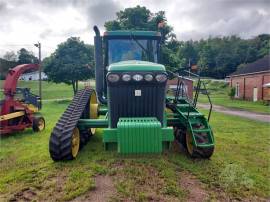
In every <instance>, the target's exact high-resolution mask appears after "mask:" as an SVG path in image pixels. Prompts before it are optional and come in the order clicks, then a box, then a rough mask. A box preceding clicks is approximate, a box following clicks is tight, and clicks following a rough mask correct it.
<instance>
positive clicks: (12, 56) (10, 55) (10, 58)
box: [3, 51, 18, 62]
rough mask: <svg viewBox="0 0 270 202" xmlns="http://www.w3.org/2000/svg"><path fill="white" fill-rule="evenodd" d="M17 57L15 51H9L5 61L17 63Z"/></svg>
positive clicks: (5, 55) (4, 57)
mask: <svg viewBox="0 0 270 202" xmlns="http://www.w3.org/2000/svg"><path fill="white" fill-rule="evenodd" d="M17 57H18V56H17V55H16V53H15V52H14V51H7V52H6V53H5V54H4V56H3V59H5V60H7V61H11V62H16V61H17Z"/></svg>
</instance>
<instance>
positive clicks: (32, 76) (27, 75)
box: [19, 71, 48, 81]
mask: <svg viewBox="0 0 270 202" xmlns="http://www.w3.org/2000/svg"><path fill="white" fill-rule="evenodd" d="M46 79H48V76H47V75H46V74H45V73H44V72H41V80H46ZM19 80H24V81H31V80H32V81H36V80H39V72H38V71H35V72H30V73H25V74H22V75H21V76H20V78H19Z"/></svg>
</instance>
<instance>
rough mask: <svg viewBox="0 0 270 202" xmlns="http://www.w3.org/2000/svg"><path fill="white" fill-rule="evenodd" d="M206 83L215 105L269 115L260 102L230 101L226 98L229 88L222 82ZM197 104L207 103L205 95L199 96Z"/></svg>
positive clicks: (269, 111) (268, 109) (265, 107)
mask: <svg viewBox="0 0 270 202" xmlns="http://www.w3.org/2000/svg"><path fill="white" fill-rule="evenodd" d="M204 81H205V82H206V83H207V89H208V90H209V92H210V97H211V100H212V102H213V104H215V105H220V106H224V107H231V108H236V109H242V110H248V111H253V112H260V113H267V114H270V107H269V106H267V105H265V104H263V103H262V102H261V101H258V102H252V101H246V100H236V99H233V100H232V99H230V98H229V96H228V92H229V86H228V85H226V83H224V82H219V81H211V80H204ZM199 102H201V103H208V99H207V97H206V96H205V95H202V94H200V97H199Z"/></svg>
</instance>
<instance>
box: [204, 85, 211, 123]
mask: <svg viewBox="0 0 270 202" xmlns="http://www.w3.org/2000/svg"><path fill="white" fill-rule="evenodd" d="M202 84H203V86H204V90H205V91H206V95H207V98H208V101H209V104H210V109H209V113H208V118H207V120H208V122H209V121H210V117H211V113H212V108H213V105H212V101H211V99H210V96H209V93H208V91H207V89H206V86H205V83H204V82H202Z"/></svg>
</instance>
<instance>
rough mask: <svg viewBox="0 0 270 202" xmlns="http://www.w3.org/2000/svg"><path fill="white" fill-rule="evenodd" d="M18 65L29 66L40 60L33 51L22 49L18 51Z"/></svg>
mask: <svg viewBox="0 0 270 202" xmlns="http://www.w3.org/2000/svg"><path fill="white" fill-rule="evenodd" d="M18 63H19V64H29V63H38V58H37V57H35V56H34V54H33V53H32V52H31V51H28V50H26V49H25V48H21V49H20V50H19V51H18Z"/></svg>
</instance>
